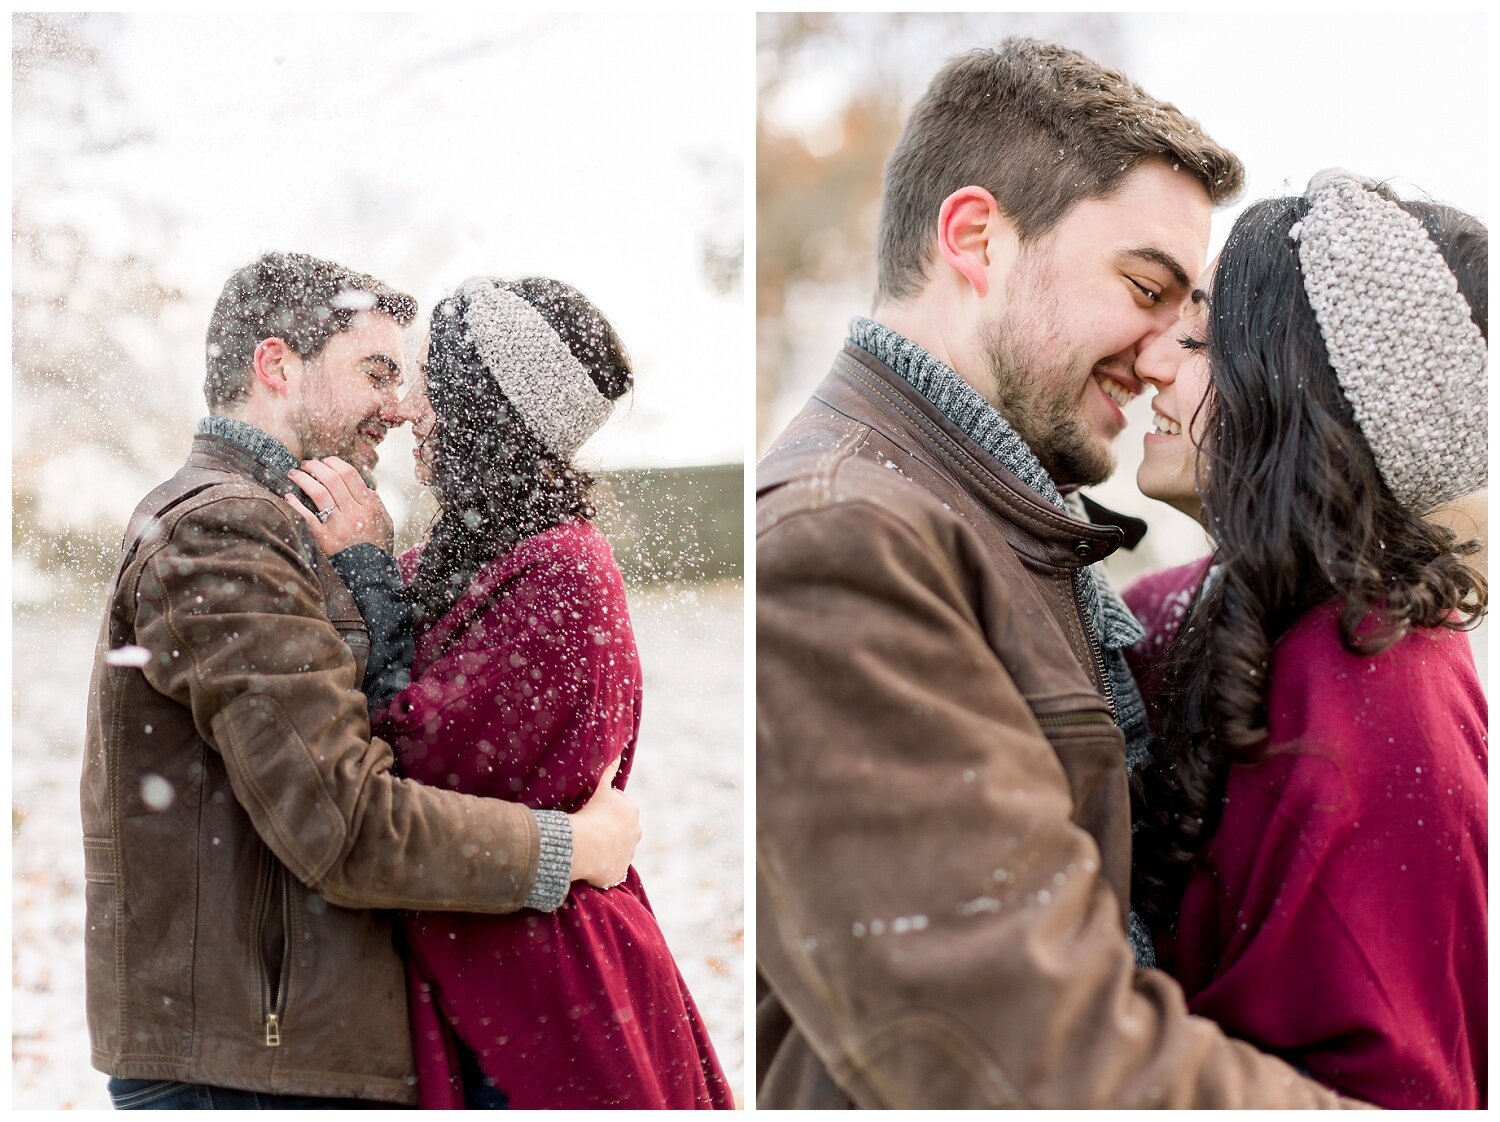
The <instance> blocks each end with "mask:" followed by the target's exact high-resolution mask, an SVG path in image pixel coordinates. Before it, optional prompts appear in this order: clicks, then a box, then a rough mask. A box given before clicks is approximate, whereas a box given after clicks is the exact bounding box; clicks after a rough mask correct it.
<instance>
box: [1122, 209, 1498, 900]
mask: <svg viewBox="0 0 1500 1122" xmlns="http://www.w3.org/2000/svg"><path fill="white" fill-rule="evenodd" d="M1387 197H1389V198H1394V196H1392V195H1390V194H1389V193H1387ZM1401 205H1402V206H1403V207H1404V208H1405V209H1406V210H1407V211H1408V212H1410V213H1411V214H1413V215H1415V216H1416V217H1417V218H1418V219H1419V220H1421V221H1422V222H1423V223H1424V224H1425V226H1426V227H1427V230H1428V232H1429V234H1430V235H1431V237H1432V239H1433V241H1434V243H1435V244H1436V245H1437V246H1438V247H1439V249H1440V250H1441V252H1442V254H1443V256H1444V258H1445V259H1446V260H1447V262H1448V264H1449V267H1450V268H1451V269H1452V270H1453V273H1454V275H1455V276H1456V277H1457V278H1458V286H1459V289H1460V291H1462V292H1463V294H1464V296H1465V297H1466V298H1467V299H1468V301H1469V304H1470V307H1471V308H1472V310H1473V316H1474V320H1475V323H1476V324H1477V325H1478V326H1479V329H1480V331H1481V332H1483V333H1484V336H1485V338H1486V340H1488V338H1489V329H1488V322H1489V315H1488V296H1487V282H1488V253H1489V231H1488V230H1487V229H1486V228H1485V226H1484V225H1483V224H1482V223H1481V222H1479V221H1478V220H1477V219H1475V218H1473V217H1472V216H1470V215H1467V214H1464V213H1463V212H1462V211H1458V210H1454V209H1452V208H1451V207H1444V206H1439V205H1436V204H1432V203H1424V202H1402V203H1401ZM1307 207H1308V203H1307V199H1306V198H1304V197H1293V198H1280V199H1268V200H1265V201H1263V202H1259V203H1256V204H1254V205H1253V206H1251V207H1249V208H1248V209H1247V210H1246V211H1245V212H1244V213H1243V214H1242V215H1241V216H1240V217H1239V219H1238V221H1236V222H1235V224H1234V228H1233V230H1232V231H1231V232H1230V235H1229V239H1228V241H1227V242H1226V244H1225V246H1224V250H1223V252H1222V253H1221V254H1220V256H1219V264H1218V269H1217V271H1216V272H1215V274H1214V279H1213V286H1212V292H1211V294H1210V298H1209V318H1208V323H1209V327H1208V339H1207V343H1208V350H1207V354H1208V360H1209V369H1210V372H1211V373H1210V378H1209V390H1208V393H1207V395H1206V396H1205V398H1204V401H1203V404H1202V405H1201V406H1200V409H1201V410H1203V411H1204V419H1205V421H1206V422H1207V423H1206V424H1204V425H1203V427H1202V431H1203V432H1204V434H1205V435H1204V439H1203V442H1202V446H1201V448H1200V450H1199V455H1200V456H1202V457H1204V462H1203V464H1202V467H1203V469H1204V470H1203V471H1202V472H1200V475H1199V478H1200V479H1204V480H1205V483H1204V486H1203V490H1202V495H1201V498H1202V501H1203V510H1204V516H1205V525H1206V526H1207V527H1208V529H1209V532H1210V533H1211V534H1212V536H1213V538H1214V539H1215V545H1216V548H1215V558H1214V559H1215V561H1216V562H1217V566H1218V575H1217V577H1216V578H1212V579H1209V580H1206V581H1205V582H1204V584H1203V586H1202V587H1200V588H1199V590H1198V593H1197V596H1196V598H1195V602H1194V603H1193V605H1192V607H1191V608H1190V609H1189V612H1188V614H1187V618H1186V619H1185V620H1184V622H1183V625H1182V630H1181V631H1180V632H1179V634H1178V636H1177V638H1176V639H1175V641H1174V642H1173V644H1172V646H1171V648H1170V649H1169V651H1168V653H1167V656H1166V661H1165V663H1164V669H1163V681H1164V685H1163V688H1162V692H1161V695H1160V699H1159V703H1158V705H1157V707H1156V708H1157V716H1158V722H1159V723H1158V728H1157V735H1156V739H1155V742H1154V743H1153V745H1152V750H1153V751H1152V760H1151V762H1150V763H1149V764H1148V765H1146V766H1144V767H1142V768H1141V769H1140V770H1139V771H1138V772H1137V773H1136V775H1135V776H1134V777H1133V779H1132V791H1131V795H1132V802H1133V804H1134V805H1133V807H1132V810H1133V820H1134V821H1135V822H1136V824H1137V825H1136V833H1135V838H1134V853H1135V859H1134V862H1133V886H1132V888H1133V891H1132V899H1133V902H1134V903H1135V905H1136V907H1137V908H1138V909H1139V910H1140V911H1141V912H1142V914H1143V915H1144V916H1145V918H1146V919H1147V921H1148V922H1149V923H1150V924H1151V925H1152V926H1154V927H1156V928H1158V929H1168V928H1170V927H1171V926H1172V924H1173V922H1174V921H1175V918H1176V914H1177V911H1178V908H1179V907H1180V905H1181V901H1182V893H1183V890H1184V888H1185V887H1186V884H1187V880H1188V875H1189V873H1190V872H1191V871H1192V868H1193V865H1194V863H1195V862H1196V860H1197V858H1198V855H1199V853H1200V852H1201V851H1202V849H1203V847H1204V846H1205V845H1206V844H1207V842H1208V840H1209V839H1210V838H1211V837H1212V836H1213V833H1214V831H1215V830H1216V829H1217V828H1218V824H1219V820H1220V818H1221V815H1222V809H1223V797H1224V790H1225V786H1226V783H1227V781H1228V777H1229V770H1230V767H1231V766H1232V765H1233V764H1235V763H1239V762H1245V763H1249V762H1254V761H1255V760H1257V759H1259V758H1261V757H1262V755H1263V752H1264V745H1265V740H1266V696H1267V692H1268V687H1269V681H1268V679H1269V677H1270V674H1271V673H1272V670H1273V658H1272V654H1273V650H1274V647H1275V644H1276V642H1277V640H1278V639H1280V638H1281V637H1282V636H1283V635H1284V634H1286V632H1287V629H1288V628H1289V627H1290V626H1291V625H1292V623H1293V622H1294V621H1295V620H1296V619H1297V618H1298V617H1299V616H1301V615H1302V614H1303V613H1305V612H1306V611H1308V610H1309V609H1310V608H1312V607H1314V606H1315V605H1317V604H1319V603H1322V602H1324V601H1327V600H1329V599H1332V598H1335V597H1336V598H1338V600H1339V601H1340V602H1341V603H1342V609H1341V611H1340V615H1339V629H1340V634H1341V638H1342V641H1343V644H1344V646H1345V647H1346V648H1348V649H1349V650H1350V651H1353V652H1357V653H1365V654H1373V653H1375V652H1378V651H1381V650H1384V649H1385V648H1387V647H1389V646H1390V645H1391V644H1393V643H1395V642H1396V641H1397V640H1398V639H1400V638H1401V637H1402V636H1403V635H1405V634H1406V633H1407V632H1408V631H1409V630H1411V629H1412V628H1415V627H1451V628H1465V627H1470V626H1473V625H1474V624H1475V623H1477V622H1478V620H1479V618H1480V617H1481V616H1482V615H1483V613H1484V611H1485V606H1486V599H1487V591H1486V584H1485V581H1484V578H1483V577H1481V576H1479V575H1478V574H1477V573H1475V572H1474V571H1473V569H1472V568H1470V566H1468V565H1466V564H1465V563H1464V561H1463V560H1462V558H1463V557H1464V556H1465V555H1468V554H1471V553H1473V552H1475V551H1476V550H1477V549H1478V548H1479V547H1478V543H1477V542H1465V543H1462V544H1460V543H1459V542H1458V540H1457V537H1456V535H1455V534H1454V533H1453V531H1451V530H1448V529H1445V528H1443V527H1439V526H1436V525H1434V524H1432V523H1431V522H1427V521H1424V520H1423V519H1422V518H1421V517H1419V515H1418V513H1416V512H1413V511H1410V510H1407V509H1404V508H1403V507H1401V506H1400V505H1399V504H1398V503H1397V502H1396V500H1395V498H1394V497H1393V496H1392V494H1391V492H1390V489H1389V488H1388V487H1386V485H1385V483H1384V482H1383V481H1382V480H1381V478H1380V473H1379V471H1378V470H1377V468H1376V466H1375V460H1374V457H1373V455H1372V454H1371V452H1370V448H1369V446H1368V444H1366V442H1365V439H1364V437H1363V436H1362V435H1361V433H1360V430H1359V427H1358V425H1357V424H1356V423H1355V419H1354V414H1353V412H1352V410H1351V409H1350V406H1349V403H1348V402H1347V401H1346V400H1345V398H1344V395H1343V393H1342V392H1341V391H1340V389H1339V385H1338V380H1337V377H1336V376H1335V374H1334V371H1333V369H1332V367H1331V366H1330V365H1329V361H1328V352H1327V349H1326V347H1325V346H1324V343H1323V337H1322V335H1321V333H1320V332H1319V329H1318V323H1317V320H1316V318H1315V317H1314V314H1313V310H1312V306H1311V305H1310V304H1309V302H1308V299H1307V295H1306V292H1305V291H1304V290H1303V287H1302V274H1301V270H1300V268H1299V265H1298V259H1297V247H1296V244H1295V243H1294V242H1293V241H1292V239H1291V237H1290V231H1291V228H1292V226H1293V225H1294V224H1295V223H1297V222H1299V221H1300V220H1301V219H1302V217H1303V215H1305V214H1306V213H1307ZM1411 389H1412V392H1413V393H1421V392H1422V387H1421V386H1418V385H1413V386H1412V387H1411Z"/></svg>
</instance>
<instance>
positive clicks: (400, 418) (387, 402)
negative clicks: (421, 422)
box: [380, 388, 411, 428]
mask: <svg viewBox="0 0 1500 1122" xmlns="http://www.w3.org/2000/svg"><path fill="white" fill-rule="evenodd" d="M404 405H405V403H404V402H403V401H402V400H401V398H400V397H399V396H398V395H397V393H396V391H395V389H394V388H392V389H391V390H389V391H387V392H386V393H385V394H384V395H383V396H382V397H381V399H380V419H381V420H382V421H384V422H385V424H386V427H387V428H395V427H396V426H397V425H404V424H406V422H407V421H409V420H411V418H410V417H408V416H407V415H406V412H405V409H404Z"/></svg>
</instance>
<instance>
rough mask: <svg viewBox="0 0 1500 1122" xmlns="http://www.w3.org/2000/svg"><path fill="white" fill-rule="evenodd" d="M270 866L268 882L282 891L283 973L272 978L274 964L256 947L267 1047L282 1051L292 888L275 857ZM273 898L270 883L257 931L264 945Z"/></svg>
mask: <svg viewBox="0 0 1500 1122" xmlns="http://www.w3.org/2000/svg"><path fill="white" fill-rule="evenodd" d="M266 864H267V866H268V867H269V868H270V874H269V876H268V878H267V879H268V881H274V882H276V884H277V885H278V886H279V888H280V891H279V893H277V895H278V897H279V899H278V900H277V903H278V904H279V905H280V912H281V931H282V956H281V970H280V971H279V972H278V975H277V976H276V977H275V978H273V977H272V976H271V967H270V964H269V963H268V962H267V961H266V954H265V949H264V946H263V945H261V946H258V947H257V948H256V950H257V953H258V954H259V956H260V1013H261V1019H262V1020H263V1021H264V1022H265V1026H266V1047H267V1048H279V1047H281V1024H282V1021H283V1019H284V1018H285V1016H286V991H287V985H286V976H287V965H286V964H287V960H288V956H289V955H290V954H291V953H292V946H291V931H290V926H291V925H290V918H291V889H290V887H289V886H288V884H287V879H286V874H285V872H284V871H283V870H282V869H281V868H280V866H279V865H277V864H275V858H274V857H269V856H268V857H267V858H266ZM278 874H280V875H278ZM271 895H272V890H271V885H270V884H267V886H266V892H265V895H264V896H263V897H262V899H263V901H264V904H263V911H262V914H261V921H260V923H259V924H258V925H257V926H256V931H257V933H258V937H259V938H260V939H261V940H262V944H263V943H264V936H265V930H266V924H267V923H268V922H270V919H271V911H272V905H271Z"/></svg>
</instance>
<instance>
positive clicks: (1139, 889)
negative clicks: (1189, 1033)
mask: <svg viewBox="0 0 1500 1122" xmlns="http://www.w3.org/2000/svg"><path fill="white" fill-rule="evenodd" d="M1487 252H1488V232H1487V231H1486V229H1485V228H1484V226H1483V225H1482V224H1480V223H1479V222H1478V221H1476V220H1475V219H1473V218H1471V217H1469V216H1468V215H1465V214H1462V213H1460V212H1458V211H1455V210H1452V209H1450V208H1447V207H1441V206H1436V205H1432V204H1425V203H1415V202H1397V201H1396V200H1395V199H1394V197H1393V196H1392V195H1390V194H1389V193H1388V192H1386V191H1384V190H1382V189H1380V188H1377V187H1375V186H1374V185H1372V184H1369V183H1367V182H1364V181H1361V180H1357V179H1355V178H1354V177H1351V176H1349V175H1348V174H1347V173H1339V172H1327V173H1323V174H1321V175H1320V176H1318V177H1317V178H1315V179H1314V181H1313V183H1312V184H1311V185H1310V187H1309V190H1308V193H1307V195H1305V196H1302V197H1296V198H1282V199H1270V200H1266V201H1263V202H1260V203H1256V204H1255V205H1253V206H1251V207H1250V208H1248V209H1247V210H1246V211H1245V212H1244V213H1243V214H1242V215H1241V216H1240V218H1239V219H1238V221H1237V222H1236V223H1235V225H1234V228H1233V230H1232V232H1231V233H1230V236H1229V239H1228V241H1227V243H1226V244H1225V247H1224V250H1223V252H1222V254H1221V255H1220V257H1219V260H1218V263H1217V266H1216V268H1215V271H1214V273H1213V279H1212V285H1211V293H1210V294H1207V295H1205V294H1204V293H1202V292H1195V293H1194V294H1193V299H1192V301H1191V304H1190V306H1189V307H1188V308H1187V309H1186V310H1185V311H1184V313H1183V316H1182V319H1181V321H1180V322H1179V324H1178V325H1177V328H1176V330H1174V331H1172V332H1169V333H1167V334H1166V335H1164V336H1163V337H1161V338H1160V339H1159V340H1157V341H1156V342H1155V343H1154V344H1153V345H1152V346H1151V347H1150V349H1149V350H1148V351H1146V352H1143V353H1142V354H1141V355H1140V357H1139V359H1138V361H1137V365H1136V373H1137V374H1138V375H1139V376H1140V377H1141V378H1142V379H1144V380H1145V381H1147V382H1150V383H1152V384H1153V385H1154V386H1155V387H1156V389H1157V391H1158V392H1157V395H1156V397H1155V399H1154V401H1153V408H1154V411H1155V414H1156V418H1157V423H1156V431H1155V432H1154V433H1151V434H1148V435H1147V436H1146V448H1145V458H1144V461H1143V463H1142V465H1141V468H1140V472H1139V476H1138V480H1139V483H1140V487H1141V489H1142V491H1144V492H1145V493H1146V494H1148V495H1150V496H1152V497H1153V498H1157V499H1160V500H1162V501H1164V502H1168V503H1171V504H1172V505H1174V506H1176V507H1178V508H1179V509H1181V510H1183V511H1184V512H1186V513H1188V514H1190V515H1192V516H1193V517H1195V518H1197V519H1198V520H1199V521H1200V522H1201V523H1202V524H1203V526H1204V528H1205V529H1206V530H1207V531H1208V532H1209V534H1210V535H1211V536H1212V538H1213V543H1214V551H1213V555H1212V557H1211V558H1209V559H1208V560H1207V561H1205V562H1199V563H1195V564H1192V565H1188V566H1184V567H1182V568H1179V569H1174V570H1171V571H1169V572H1166V573H1162V574H1158V575H1155V576H1151V577H1147V578H1146V579H1144V580H1142V581H1141V582H1139V583H1138V584H1137V585H1136V586H1135V587H1133V588H1132V589H1131V590H1130V592H1129V593H1128V594H1127V597H1126V599H1127V602H1128V603H1129V604H1130V606H1131V608H1132V609H1133V610H1134V611H1135V612H1136V614H1137V615H1138V616H1139V617H1140V618H1141V621H1142V623H1143V624H1144V625H1145V626H1146V629H1147V638H1146V639H1145V640H1144V641H1143V642H1142V643H1141V644H1140V645H1139V646H1138V647H1137V648H1136V649H1135V651H1134V653H1133V658H1134V663H1135V669H1136V672H1137V675H1138V677H1139V679H1140V681H1141V685H1142V690H1143V693H1144V694H1145V696H1146V697H1147V699H1148V703H1149V704H1150V707H1151V710H1152V719H1153V731H1154V733H1155V738H1154V741H1153V753H1152V760H1151V762H1149V763H1148V764H1147V765H1146V766H1144V767H1143V768H1142V769H1141V770H1140V772H1138V773H1137V774H1136V776H1135V777H1134V798H1135V801H1136V806H1135V808H1134V809H1135V814H1136V822H1137V832H1136V835H1135V877H1134V881H1135V883H1134V901H1133V902H1134V903H1135V905H1136V906H1137V907H1139V908H1140V909H1141V910H1142V912H1143V913H1144V914H1145V915H1146V917H1147V919H1148V922H1149V923H1151V925H1152V926H1153V930H1154V935H1155V940H1156V944H1157V949H1158V953H1159V957H1160V960H1161V963H1162V965H1163V966H1164V967H1165V968H1166V969H1168V970H1169V971H1171V972H1172V973H1173V974H1174V975H1175V976H1176V977H1177V978H1179V979H1180V981H1181V982H1182V984H1183V987H1184V989H1185V991H1186V993H1187V995H1188V997H1189V1001H1190V1006H1191V1008H1192V1009H1193V1011H1195V1012H1197V1013H1201V1014H1203V1015H1205V1016H1208V1017H1210V1018H1212V1019H1213V1020H1215V1021H1218V1022H1219V1023H1220V1024H1221V1025H1222V1026H1223V1027H1224V1028H1225V1029H1226V1031H1228V1032H1229V1033H1230V1034H1231V1035H1235V1036H1239V1037H1241V1038H1243V1039H1246V1040H1248V1041H1251V1042H1253V1043H1255V1044H1256V1045H1258V1046H1260V1047H1261V1048H1264V1049H1266V1050H1269V1051H1273V1052H1277V1053H1279V1054H1281V1055H1283V1056H1284V1057H1286V1058H1287V1059H1289V1060H1290V1061H1291V1062H1293V1063H1294V1064H1296V1065H1297V1066H1299V1067H1300V1068H1302V1069H1304V1070H1306V1071H1307V1072H1309V1073H1310V1074H1311V1075H1313V1076H1314V1077H1316V1078H1318V1079H1321V1080H1323V1081H1324V1082H1326V1083H1327V1084H1329V1085H1330V1086H1332V1087H1334V1088H1336V1089H1337V1090H1339V1091H1341V1092H1343V1093H1345V1094H1348V1095H1352V1096H1354V1097H1356V1098H1360V1099H1364V1100H1367V1101H1369V1102H1372V1103H1375V1104H1377V1105H1380V1106H1384V1107H1393V1108H1394V1107H1477V1106H1481V1105H1483V1103H1484V1100H1485V1083H1486V1076H1487V1068H1486V1054H1487V1053H1486V1048H1487V1038H1486V1004H1485V1002H1486V988H1487V987H1486V945H1487V944H1486V922H1487V914H1486V903H1485V899H1486V896H1485V875H1486V865H1485V862H1486V804H1487V781H1486V734H1485V727H1486V713H1487V708H1486V702H1485V698H1484V695H1483V693H1482V691H1481V688H1480V685H1479V682H1478V680H1477V677H1476V675H1475V670H1474V663H1473V658H1472V655H1471V654H1470V651H1469V646H1468V642H1467V639H1466V637H1465V636H1464V635H1463V634H1462V631H1461V630H1460V629H1461V628H1463V627H1466V626H1470V625H1472V624H1473V623H1474V622H1477V620H1478V619H1479V618H1480V617H1481V616H1482V614H1483V612H1484V609H1485V603H1486V587H1485V582H1484V580H1483V579H1482V578H1481V577H1479V576H1478V575H1477V574H1476V573H1475V572H1473V571H1472V570H1471V569H1470V568H1469V567H1468V566H1467V565H1466V564H1465V562H1464V560H1463V557H1464V555H1465V554H1468V553H1470V552H1473V550H1474V546H1473V545H1472V544H1466V545H1460V544H1458V543H1457V541H1456V539H1455V536H1454V534H1453V533H1452V532H1451V531H1449V530H1446V529H1443V528H1440V527H1438V526H1436V525H1434V524H1432V523H1430V522H1427V521H1424V520H1423V517H1422V516H1423V515H1424V514H1426V513H1428V512H1429V511H1430V510H1431V509H1432V508H1433V507H1435V506H1436V505H1438V504H1439V503H1442V502H1445V501H1448V500H1451V499H1453V498H1455V497H1457V496H1460V495H1464V494H1468V493H1470V492H1472V491H1474V490H1477V489H1479V488H1480V487H1482V486H1484V479H1485V457H1486V441H1485V425H1486V410H1485V373H1486V370H1487V366H1488V344H1487V338H1488V306H1487V294H1486V293H1487V290H1486V279H1487V276H1486V274H1487V264H1486V262H1487ZM1455 282H1456V283H1455Z"/></svg>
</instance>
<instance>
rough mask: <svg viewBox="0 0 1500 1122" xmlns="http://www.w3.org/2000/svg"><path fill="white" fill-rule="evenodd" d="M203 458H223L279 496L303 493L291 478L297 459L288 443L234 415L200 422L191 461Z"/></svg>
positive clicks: (233, 467)
mask: <svg viewBox="0 0 1500 1122" xmlns="http://www.w3.org/2000/svg"><path fill="white" fill-rule="evenodd" d="M202 457H206V458H208V459H212V460H216V461H219V462H220V463H222V464H224V465H227V466H228V467H230V468H232V469H233V470H235V471H236V472H238V473H239V474H240V475H244V476H248V477H249V478H251V479H253V480H254V481H255V482H256V483H259V484H260V485H261V486H262V487H264V488H266V490H268V491H273V492H275V493H276V494H278V495H285V494H288V493H293V494H298V493H300V492H298V491H297V489H296V488H295V487H294V486H293V485H292V481H291V480H290V479H288V478H287V474H286V473H287V472H288V471H290V470H291V469H292V468H294V467H296V466H297V460H296V457H294V456H293V455H292V454H291V452H289V451H288V450H287V448H286V445H284V444H282V443H281V441H279V440H277V439H276V438H275V437H274V436H271V435H270V434H269V433H266V432H262V431H261V430H260V429H258V428H256V427H255V426H254V425H247V424H246V423H245V422H244V421H241V420H238V419H236V418H234V417H221V416H214V417H205V418H203V420H201V421H199V422H198V435H196V436H195V437H193V450H192V454H191V456H190V458H189V462H191V461H192V459H194V458H202Z"/></svg>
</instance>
